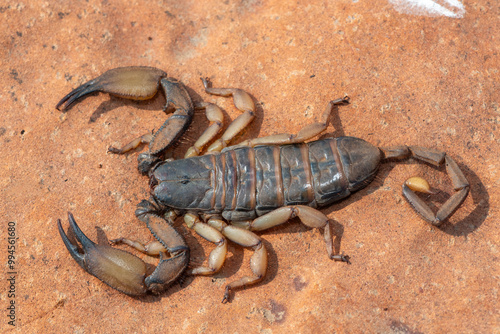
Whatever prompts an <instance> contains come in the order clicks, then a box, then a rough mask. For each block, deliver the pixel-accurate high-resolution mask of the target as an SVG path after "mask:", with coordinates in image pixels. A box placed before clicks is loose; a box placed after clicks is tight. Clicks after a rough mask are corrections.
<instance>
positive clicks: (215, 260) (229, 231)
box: [184, 213, 267, 303]
mask: <svg viewBox="0 0 500 334" xmlns="http://www.w3.org/2000/svg"><path fill="white" fill-rule="evenodd" d="M184 219H185V221H186V223H187V225H188V227H190V228H192V229H193V230H195V231H196V232H197V233H198V234H199V235H200V236H202V237H203V238H205V239H207V240H208V241H211V242H213V243H216V244H217V248H215V249H214V250H213V251H212V252H211V253H210V256H209V261H208V267H199V268H195V269H193V272H192V273H193V274H194V275H209V274H212V273H215V272H217V271H218V270H219V269H220V268H221V267H222V265H223V263H224V260H225V258H226V253H227V243H226V241H225V238H224V237H226V238H227V239H229V240H231V241H232V242H234V243H237V244H238V245H241V246H243V247H247V248H251V249H253V250H254V254H253V255H252V257H251V259H250V269H251V270H252V273H253V275H252V276H244V277H242V278H240V279H239V280H236V281H233V282H231V283H229V284H228V285H226V288H225V291H224V298H223V299H222V303H227V302H228V301H229V299H230V292H231V290H233V289H236V288H241V287H245V286H248V285H252V284H255V283H258V282H260V281H261V280H262V279H263V278H264V276H265V275H266V272H267V251H266V247H265V246H264V244H263V243H262V240H261V238H260V237H259V236H257V235H256V234H255V233H253V232H250V231H248V230H245V229H242V228H239V227H236V226H232V225H228V224H226V223H225V222H224V221H222V220H220V219H216V218H210V219H209V220H208V222H207V224H204V223H202V222H201V221H200V219H199V218H198V216H196V215H194V214H190V213H188V214H186V215H185V216H184Z"/></svg>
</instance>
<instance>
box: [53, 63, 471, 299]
mask: <svg viewBox="0 0 500 334" xmlns="http://www.w3.org/2000/svg"><path fill="white" fill-rule="evenodd" d="M202 81H203V85H204V87H205V91H206V92H207V93H209V94H214V95H220V96H232V97H233V100H234V104H235V106H236V108H237V109H239V110H240V111H241V112H242V114H241V115H240V116H239V117H237V118H236V119H235V120H234V121H233V122H232V123H231V124H230V125H229V127H228V128H227V130H226V131H225V132H224V134H223V135H222V136H221V137H220V139H218V140H215V141H213V139H214V138H215V137H216V135H217V133H218V132H219V130H220V129H221V127H222V121H223V114H222V111H221V110H220V109H219V107H217V106H216V105H214V104H212V103H207V102H202V103H197V104H193V102H192V101H191V98H190V97H189V95H188V93H187V91H186V89H185V88H184V86H183V84H182V83H180V82H178V81H177V80H175V79H172V78H167V76H166V73H165V72H163V71H161V70H158V69H155V68H152V67H124V68H117V69H113V70H110V71H108V72H106V73H104V74H103V75H101V76H100V77H98V78H96V79H94V80H91V81H89V82H87V83H86V84H84V85H82V86H80V87H78V88H76V89H75V90H73V91H72V92H71V93H69V94H68V95H67V96H66V97H64V98H63V99H62V100H61V102H59V103H58V104H57V108H60V107H61V106H63V105H64V104H65V106H64V107H63V109H66V108H67V107H68V106H69V105H71V104H72V103H73V102H75V101H76V100H77V99H79V98H80V97H83V96H85V95H87V94H89V93H92V92H95V91H102V92H107V93H110V94H114V95H118V96H122V97H126V98H130V99H137V100H141V99H147V98H151V97H152V96H154V95H155V94H156V92H157V90H158V89H159V87H160V86H161V87H162V89H163V91H164V93H165V95H166V105H165V109H167V108H170V107H173V109H174V113H173V115H172V116H171V117H170V118H168V119H167V120H166V121H165V124H163V126H162V127H161V128H160V129H159V130H158V131H157V132H156V133H155V134H154V135H144V136H141V137H139V138H137V139H135V140H133V141H132V142H131V143H129V144H127V145H125V146H124V147H123V148H121V149H117V148H114V147H110V148H109V152H111V153H116V154H122V153H124V152H127V151H129V150H131V149H133V148H135V147H137V146H139V145H140V144H141V143H149V149H148V152H147V153H142V154H140V155H139V157H138V160H139V170H140V171H141V173H143V174H148V175H149V178H150V183H149V184H150V191H151V198H150V200H149V201H146V200H143V201H142V202H141V203H139V204H138V208H137V210H136V216H137V217H138V218H139V219H140V220H141V221H143V222H144V223H146V226H147V227H148V228H149V229H150V231H151V233H152V234H153V235H154V237H155V238H156V240H157V241H155V242H152V243H150V244H148V245H144V244H142V243H140V242H138V241H133V240H130V239H127V238H119V239H115V240H112V241H111V243H113V244H118V243H125V244H127V245H129V246H131V247H133V248H135V249H137V250H139V251H142V252H144V253H146V254H149V255H159V256H160V262H159V264H158V266H157V267H156V269H155V270H154V271H153V272H152V273H148V272H147V269H146V265H145V264H144V262H142V260H140V259H139V258H137V257H136V256H134V255H132V254H130V253H128V252H125V251H122V250H118V249H114V248H112V247H110V246H109V244H108V241H107V240H100V241H99V243H98V244H94V243H93V242H92V241H91V240H90V239H88V238H87V237H86V236H85V235H84V234H83V233H82V232H81V230H80V229H79V227H78V225H77V224H76V222H75V220H74V219H73V216H72V215H71V214H69V221H70V229H71V230H73V232H74V235H75V236H76V239H77V241H78V242H79V243H80V245H81V247H79V245H78V244H77V243H76V242H75V241H72V240H70V239H69V238H68V237H67V235H66V233H65V232H64V230H63V228H62V227H61V222H60V220H58V226H59V232H60V234H61V237H62V239H63V241H64V243H65V245H66V247H67V248H68V250H69V252H70V254H71V255H72V256H73V258H74V259H75V260H76V262H77V263H78V264H79V265H80V266H81V267H82V268H83V269H85V270H86V271H87V272H89V273H90V274H92V275H94V276H96V277H98V278H99V279H101V280H102V281H104V282H105V283H106V284H108V285H110V286H111V287H113V288H115V289H117V290H120V291H122V292H124V293H126V294H130V295H142V294H145V293H146V292H147V291H151V292H153V293H160V292H161V291H163V290H165V289H166V288H167V287H168V286H169V285H170V284H172V282H175V281H176V280H177V279H178V278H179V277H180V276H181V275H182V274H183V273H184V272H185V271H186V270H187V267H188V263H189V247H188V246H187V244H186V242H185V241H184V239H183V237H182V236H181V235H180V234H179V233H178V232H177V231H176V230H175V228H174V227H173V222H174V220H175V219H176V218H177V215H179V214H182V215H183V217H184V222H185V223H186V225H187V227H188V228H190V229H192V230H194V231H195V232H196V233H197V234H199V235H200V236H201V237H203V238H205V239H206V240H208V241H210V242H212V243H214V244H215V248H214V249H213V250H212V251H211V253H210V255H209V256H208V263H207V264H206V265H205V266H200V267H195V268H190V269H189V270H188V273H189V274H191V275H211V274H214V273H216V272H218V271H219V270H220V269H221V268H222V266H223V264H224V260H225V258H226V253H227V240H230V241H232V242H234V243H236V244H239V245H241V246H243V247H247V248H250V249H252V250H253V251H254V254H253V255H252V258H251V260H250V268H251V271H252V274H251V275H249V276H245V277H243V278H240V279H239V280H236V281H233V282H231V283H229V284H228V285H227V286H226V288H225V292H224V297H223V300H222V301H223V302H227V301H228V300H229V298H230V292H231V290H233V289H236V288H241V287H245V286H248V285H251V284H255V283H257V282H260V281H261V280H262V279H263V278H264V277H265V275H266V271H267V251H266V248H265V246H264V244H263V243H262V239H261V238H260V236H258V235H257V234H255V231H263V230H266V229H269V228H271V227H274V226H277V225H280V224H283V223H285V222H287V221H289V220H290V219H291V218H293V217H298V218H299V219H300V221H301V222H302V223H303V224H305V225H307V226H309V227H314V228H319V229H321V230H322V231H323V236H324V240H325V243H326V249H327V253H328V256H329V257H330V259H332V260H336V261H342V262H347V263H349V257H348V256H347V255H343V254H335V253H334V248H333V242H332V236H331V224H332V221H331V220H330V219H329V218H328V217H327V216H326V215H324V214H323V213H322V212H321V211H319V210H318V209H317V208H319V207H322V206H327V205H330V204H331V203H333V202H336V201H338V200H341V199H342V198H345V197H347V196H349V195H350V194H351V193H352V192H354V191H357V190H359V189H361V188H363V187H365V186H367V185H368V184H369V183H370V182H371V181H372V180H373V178H374V177H375V174H376V172H377V170H378V167H379V165H380V163H381V162H383V161H385V160H387V159H408V158H414V159H416V160H420V161H423V162H426V163H430V164H433V165H436V166H441V165H443V164H445V165H446V170H447V172H448V174H449V176H450V178H451V181H452V183H453V187H454V189H455V194H454V195H452V196H451V197H450V198H449V199H448V200H447V201H446V202H445V203H444V204H443V206H442V207H441V208H440V209H439V210H438V212H437V213H434V212H433V211H432V210H431V209H430V207H429V206H428V205H427V204H426V203H425V202H424V201H423V200H422V199H421V198H420V197H418V196H417V195H416V192H417V191H418V192H429V191H430V188H429V185H428V184H427V182H426V181H425V180H424V179H422V178H420V177H413V178H410V179H408V180H407V181H406V182H405V184H404V186H403V194H404V196H405V197H406V199H407V200H408V201H409V203H410V204H411V205H412V207H413V208H414V209H415V211H416V212H417V213H418V214H420V215H421V216H422V217H423V218H424V219H425V220H427V221H428V222H430V223H431V224H433V225H436V226H438V225H440V224H441V223H442V222H443V221H444V220H446V219H447V218H448V217H449V216H450V215H451V214H453V212H454V211H455V210H456V209H457V208H458V207H459V206H460V205H461V204H462V202H463V201H464V200H465V198H466V196H467V194H468V191H469V183H468V182H467V180H466V178H465V176H464V175H463V173H462V171H461V170H460V168H459V167H458V166H457V164H456V163H455V161H454V160H453V159H452V158H451V157H449V156H448V155H446V154H445V153H443V152H439V151H435V150H431V149H426V148H421V147H416V146H398V147H387V148H384V147H381V148H378V147H375V146H373V145H371V144H369V143H368V142H366V141H364V140H362V139H359V138H353V137H340V138H327V139H322V140H317V141H311V142H307V141H308V140H310V139H312V138H314V137H316V136H317V135H319V134H320V133H322V132H323V131H324V130H325V129H326V127H327V125H328V119H329V116H330V114H331V112H332V110H333V109H335V106H337V105H343V104H347V103H348V98H347V97H344V98H340V99H337V100H333V101H330V103H328V105H327V107H326V109H325V111H324V112H323V114H322V116H321V121H320V122H317V123H313V124H310V125H308V126H305V127H304V128H302V129H301V130H300V131H299V132H298V133H297V134H287V133H286V134H279V135H272V136H267V137H263V138H255V139H250V140H246V141H244V142H242V143H240V144H238V145H236V146H230V147H227V145H228V143H230V141H231V140H232V139H233V138H234V137H235V136H236V135H237V134H238V133H239V132H241V131H242V130H243V129H244V128H245V127H247V125H248V124H249V123H250V122H251V121H252V120H253V118H254V112H255V106H254V103H253V100H252V98H251V97H250V96H249V95H248V94H247V93H246V92H245V91H243V90H241V89H236V88H212V87H210V85H209V82H208V80H207V79H202ZM195 109H205V112H206V116H207V118H208V120H209V122H210V125H209V127H208V128H207V130H206V131H205V132H204V133H203V134H202V135H201V136H200V138H199V139H198V140H197V141H196V143H195V144H194V145H193V146H192V147H190V148H189V149H188V150H187V153H186V155H185V158H184V159H181V160H176V161H174V160H171V159H167V160H162V154H163V153H164V152H165V150H167V149H168V148H169V147H170V146H171V144H172V143H173V142H175V140H176V139H177V138H179V137H180V136H181V135H182V134H183V133H184V132H185V130H186V129H187V127H188V126H189V124H190V122H191V117H192V115H193V112H194V110H195ZM212 141H213V143H212V144H211V145H210V146H209V147H208V148H207V149H206V152H207V153H210V154H205V155H200V153H201V152H203V150H204V148H205V147H206V146H207V145H208V144H209V143H210V142H212ZM101 239H103V238H101Z"/></svg>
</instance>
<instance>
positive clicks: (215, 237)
mask: <svg viewBox="0 0 500 334" xmlns="http://www.w3.org/2000/svg"><path fill="white" fill-rule="evenodd" d="M184 222H185V223H186V225H187V227H189V228H190V229H192V230H194V231H195V232H196V233H197V234H198V235H199V236H201V237H202V238H204V239H205V240H207V241H210V242H212V243H214V244H215V245H216V247H215V248H214V249H213V250H212V252H210V255H209V256H208V265H207V266H206V267H203V266H200V267H197V268H194V269H192V270H191V271H190V274H191V275H211V274H215V273H216V272H218V271H219V270H220V269H221V268H222V265H223V264H224V261H225V260H226V254H227V242H226V238H224V236H223V235H222V234H221V232H220V231H218V230H217V229H215V228H214V227H212V226H210V225H207V224H205V223H203V222H202V221H201V220H200V218H199V217H198V216H197V215H195V214H192V213H187V214H185V215H184Z"/></svg>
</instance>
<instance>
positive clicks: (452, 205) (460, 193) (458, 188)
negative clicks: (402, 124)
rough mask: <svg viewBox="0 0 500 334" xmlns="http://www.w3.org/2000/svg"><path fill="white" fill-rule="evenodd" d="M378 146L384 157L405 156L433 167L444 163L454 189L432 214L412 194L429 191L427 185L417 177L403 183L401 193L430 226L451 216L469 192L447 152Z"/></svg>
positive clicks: (465, 180) (415, 147)
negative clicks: (453, 192)
mask: <svg viewBox="0 0 500 334" xmlns="http://www.w3.org/2000/svg"><path fill="white" fill-rule="evenodd" d="M380 149H381V150H382V152H383V153H384V157H385V158H386V159H404V158H409V157H412V158H414V159H416V160H420V161H424V162H426V163H429V164H432V165H434V166H441V165H443V164H445V165H446V171H447V172H448V175H449V177H450V179H451V182H452V184H453V188H454V189H455V194H453V195H452V196H451V197H450V198H449V199H448V200H447V201H446V202H445V203H444V204H443V205H442V206H441V208H440V209H439V210H438V212H437V213H434V212H433V211H432V210H431V208H430V207H429V205H428V204H427V203H425V202H424V201H423V200H422V199H421V198H420V197H418V196H417V194H416V193H415V192H416V191H419V192H429V191H430V189H428V186H427V185H425V184H424V183H423V182H422V181H421V180H419V179H420V178H410V179H408V180H407V181H406V182H405V183H404V185H403V195H404V196H405V198H406V199H407V200H408V202H409V203H410V204H411V206H412V207H413V209H414V210H415V211H416V212H417V213H418V214H419V215H420V216H421V217H422V218H424V219H425V220H426V221H428V222H429V223H431V224H432V225H435V226H439V225H441V224H442V223H443V221H445V220H446V219H447V218H448V217H450V216H451V215H452V214H453V213H454V212H455V211H456V210H457V209H458V208H459V207H460V205H461V204H462V203H463V201H464V200H465V198H466V197H467V194H468V193H469V182H468V181H467V179H466V178H465V175H464V173H463V172H462V171H461V170H460V168H459V167H458V165H457V163H456V162H455V161H454V160H453V159H452V158H451V157H450V156H448V155H446V153H444V152H441V151H436V150H432V149H428V148H424V147H418V146H398V147H389V148H380ZM413 182H417V184H412V183H413Z"/></svg>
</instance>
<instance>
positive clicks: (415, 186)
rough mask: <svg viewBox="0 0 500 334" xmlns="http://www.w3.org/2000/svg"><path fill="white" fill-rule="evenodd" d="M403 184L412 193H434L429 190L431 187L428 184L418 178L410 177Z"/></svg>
mask: <svg viewBox="0 0 500 334" xmlns="http://www.w3.org/2000/svg"><path fill="white" fill-rule="evenodd" d="M405 184H406V185H407V186H408V188H410V189H411V190H413V191H418V192H421V193H426V194H433V193H434V192H433V191H432V190H431V186H430V185H429V183H428V182H427V181H426V180H425V179H424V178H421V177H419V176H414V177H410V178H409V179H408V180H406V181H405Z"/></svg>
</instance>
